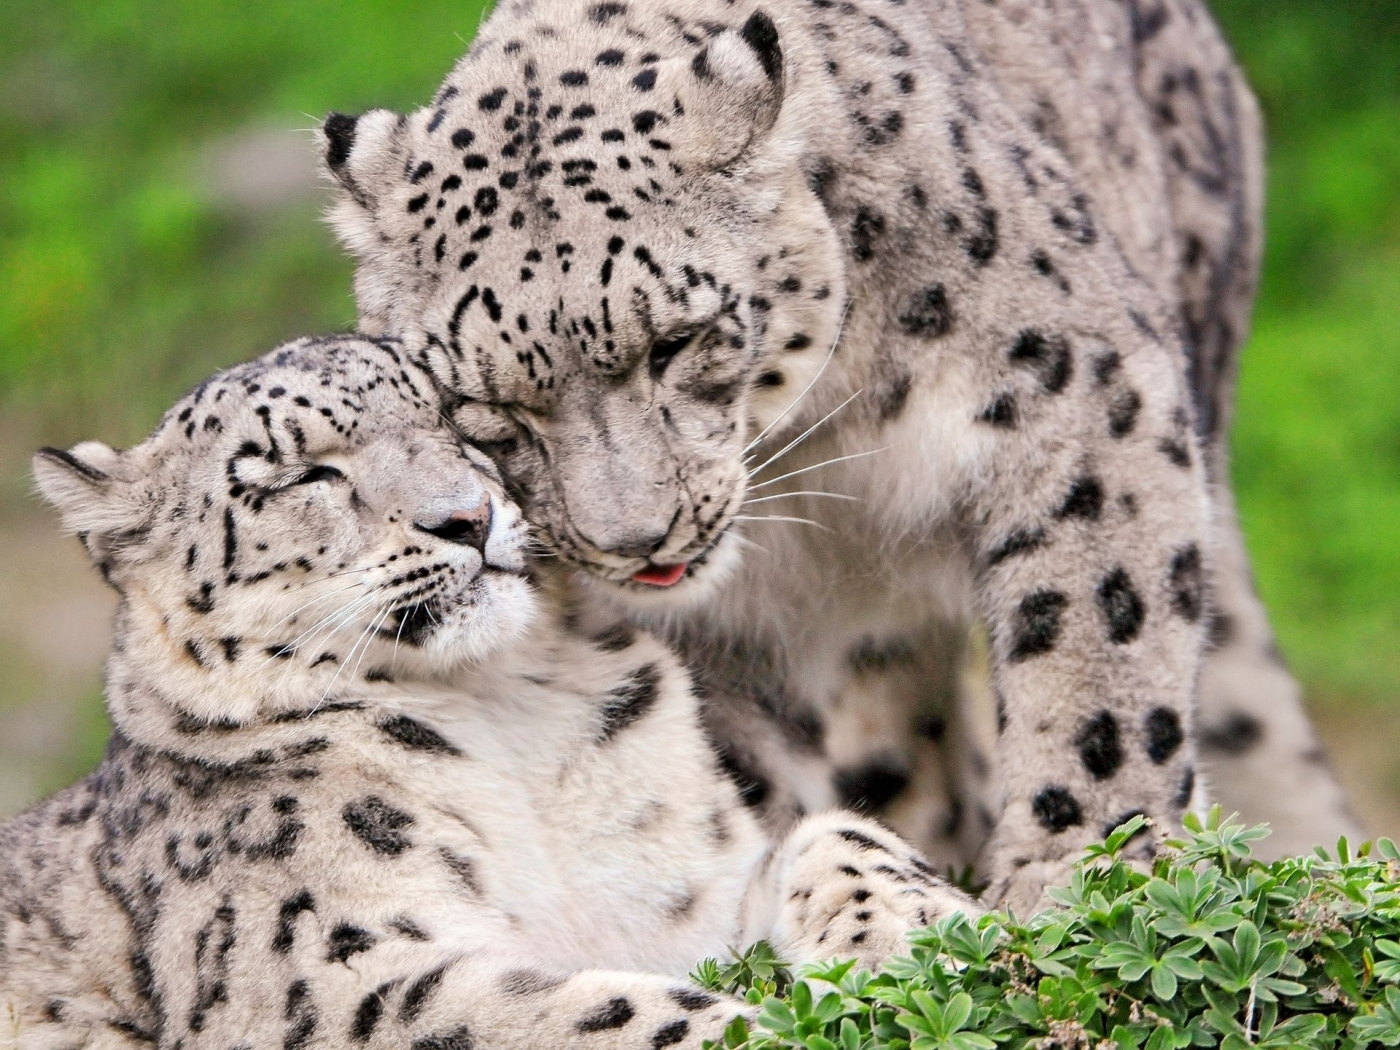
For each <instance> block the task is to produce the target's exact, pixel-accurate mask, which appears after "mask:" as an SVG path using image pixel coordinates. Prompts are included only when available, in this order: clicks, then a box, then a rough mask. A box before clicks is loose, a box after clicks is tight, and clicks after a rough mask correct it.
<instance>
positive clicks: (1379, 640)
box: [0, 0, 1400, 702]
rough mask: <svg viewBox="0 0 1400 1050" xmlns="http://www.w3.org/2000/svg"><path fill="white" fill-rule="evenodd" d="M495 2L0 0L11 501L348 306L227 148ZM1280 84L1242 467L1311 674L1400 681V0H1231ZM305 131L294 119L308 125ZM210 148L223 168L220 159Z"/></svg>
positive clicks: (389, 82) (460, 32)
mask: <svg viewBox="0 0 1400 1050" xmlns="http://www.w3.org/2000/svg"><path fill="white" fill-rule="evenodd" d="M483 6H484V4H483V3H482V2H481V0H465V2H464V0H455V2H439V0H427V2H405V3H395V4H390V3H383V2H381V3H373V2H368V0H351V2H339V3H331V2H329V0H300V2H298V3H295V4H281V3H271V2H268V0H243V2H241V3H237V4H235V3H232V2H229V0H181V2H176V0H84V2H82V3H78V2H75V0H62V2H56V0H44V2H37V0H3V10H0V22H3V24H4V26H5V32H4V33H3V34H0V288H3V289H4V294H3V296H0V414H2V415H3V418H4V427H3V428H0V446H3V447H0V459H3V462H4V466H5V477H4V483H3V488H0V509H3V506H4V505H5V504H6V502H8V505H10V506H15V505H17V500H18V497H19V494H20V493H22V492H23V489H24V480H23V479H24V472H25V469H26V457H25V456H24V455H23V453H25V452H26V451H27V449H28V448H29V447H31V446H32V445H33V444H34V443H37V442H41V441H42V442H47V443H54V444H64V443H68V442H71V441H75V440H77V439H79V438H82V437H87V436H92V435H94V434H101V435H102V436H103V437H105V438H107V439H109V440H114V441H117V442H119V443H120V442H124V441H125V442H129V441H133V440H135V439H137V438H139V437H140V436H141V435H142V434H143V433H144V432H145V431H146V429H147V428H148V427H149V426H150V425H151V423H152V422H153V420H154V419H155V417H156V416H157V415H158V413H159V412H160V410H161V409H162V408H163V407H164V406H165V405H166V404H167V403H168V402H169V401H170V400H172V399H173V397H174V396H175V395H176V394H177V393H178V392H180V391H181V390H183V389H185V388H187V387H188V386H189V385H191V384H192V383H193V382H195V381H196V380H198V379H199V378H200V377H202V376H203V375H205V374H206V373H208V372H209V371H210V370H211V369H212V368H214V367H216V366H219V365H223V364H227V363H229V362H232V361H235V360H239V359H242V358H246V357H248V356H251V355H252V354H255V353H258V352H261V351H262V350H264V349H266V348H268V347H269V346H271V345H273V344H274V343H275V342H277V341H278V340H280V339H283V338H286V337H289V336H292V335H296V334H300V333H303V332H311V331H325V330H330V329H336V328H343V327H345V326H348V325H349V324H350V323H352V321H353V317H354V309H353V303H352V300H351V298H350V294H349V278H350V267H349V265H348V264H347V262H346V261H345V260H344V259H342V258H341V257H340V255H339V253H338V252H337V251H336V250H335V248H334V247H333V245H332V241H331V238H330V235H329V233H328V232H327V231H326V230H325V228H324V227H323V226H322V225H321V224H320V223H319V222H318V221H316V211H317V208H318V204H317V201H316V199H315V198H314V197H306V196H302V197H301V198H298V199H297V200H295V201H294V202H292V203H289V204H285V205H279V206H275V207H268V208H257V207H251V208H250V207H248V206H247V205H246V204H241V205H240V204H236V203H233V202H231V201H230V200H229V199H228V197H227V195H226V194H224V195H221V194H220V193H219V192H217V191H216V189H215V188H214V187H215V185H216V184H217V182H218V177H217V176H218V174H219V172H218V170H217V168H218V165H219V163H220V160H219V157H220V154H219V153H218V149H217V146H218V144H219V143H220V142H221V141H224V140H225V139H226V138H227V137H228V136H230V135H235V134H237V133H241V132H244V131H246V130H247V129H249V128H273V129H278V128H280V129H292V128H303V129H307V128H310V127H311V126H312V125H313V123H314V121H315V120H316V119H317V118H318V117H319V116H320V115H322V114H324V113H325V112H326V111H327V110H329V109H342V110H346V111H349V112H357V111H360V110H362V109H365V108H368V107H370V106H372V105H388V106H396V107H408V106H411V105H415V104H418V103H421V102H422V101H423V100H426V99H427V98H428V97H429V95H430V93H431V92H432V91H433V89H434V88H435V86H436V85H437V83H438V82H439V80H440V79H441V77H442V76H443V74H444V73H445V72H446V70H447V69H448V68H449V66H450V65H451V63H452V62H453V61H454V60H455V59H456V57H457V56H458V55H459V54H460V52H461V51H462V50H463V47H464V45H465V41H466V40H468V39H469V38H470V36H471V34H472V33H473V31H474V29H475V27H476V25H477V24H478V22H479V20H480V16H481V11H482V8H483ZM1212 6H1213V9H1214V10H1215V12H1216V14H1217V16H1218V17H1219V18H1220V19H1221V21H1222V23H1223V25H1224V26H1225V28H1226V32H1227V35H1228V36H1229V37H1230V39H1231V40H1232V42H1233V44H1234V45H1235V47H1236V49H1237V51H1238V53H1239V55H1240V57H1241V59H1242V61H1243V62H1244V64H1245V66H1246V68H1247V70H1248V72H1249V74H1250V77H1251V79H1252V81H1253V83H1254V85H1255V86H1256V88H1257V90H1258V92H1259V94H1260V96H1261V99H1262V101H1263V104H1264V108H1265V111H1266V115H1267V118H1268V123H1269V128H1270V137H1271V152H1270V196H1269V246H1268V253H1267V266H1266V275H1265V281H1264V286H1263V292H1262V295H1261V300H1260V309H1259V315H1258V321H1257V326H1256V334H1255V336H1254V339H1253V341H1252V343H1251V345H1250V347H1249V349H1248V351H1247V353H1246V355H1245V359H1244V366H1243V374H1242V382H1241V389H1240V397H1239V409H1238V412H1237V415H1236V419H1237V425H1236V429H1235V459H1234V464H1235V466H1234V470H1235V477H1236V481H1237V485H1238V489H1239V497H1240V507H1241V513H1242V516H1243V520H1244V523H1245V528H1246V532H1247V534H1248V536H1249V539H1250V544H1251V548H1252V550H1253V553H1254V556H1255V559H1256V564H1257V569H1258V577H1259V584H1260V587H1261V590H1262V591H1263V593H1264V596H1265V598H1266V600H1267V601H1268V603H1269V606H1270V608H1271V610H1272V612H1273V615H1274V618H1275V621H1276V623H1277V626H1278V629H1279V635H1280V640H1281V644H1282V647H1283V649H1284V651H1285V653H1286V654H1287V655H1288V657H1289V658H1290V660H1291V661H1292V662H1293V664H1294V666H1295V669H1296V670H1297V671H1298V672H1299V674H1300V675H1301V677H1302V678H1303V679H1304V680H1305V682H1306V683H1308V685H1309V686H1310V688H1311V689H1312V690H1313V691H1314V692H1315V693H1319V694H1324V695H1330V696H1343V697H1347V698H1351V699H1352V700H1353V701H1358V700H1359V701H1367V702H1370V701H1381V700H1386V701H1388V700H1391V699H1393V698H1395V697H1396V696H1400V598H1397V596H1396V590H1397V588H1400V3H1396V0H1331V2H1327V3H1321V2H1319V0H1217V2H1216V3H1214V4H1213V5H1212ZM310 148H311V147H310V136H309V135H307V149H308V150H309V149H310ZM211 165H212V168H211Z"/></svg>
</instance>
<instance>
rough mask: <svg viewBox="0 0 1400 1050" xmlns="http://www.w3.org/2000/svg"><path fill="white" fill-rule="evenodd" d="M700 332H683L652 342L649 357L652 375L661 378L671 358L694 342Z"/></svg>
mask: <svg viewBox="0 0 1400 1050" xmlns="http://www.w3.org/2000/svg"><path fill="white" fill-rule="evenodd" d="M698 334H699V333H698V332H682V333H681V334H680V335H673V336H670V337H669V338H667V339H658V340H657V341H656V342H654V343H652V344H651V353H650V354H649V355H648V357H647V368H648V370H649V371H650V372H651V377H652V378H653V379H660V378H661V374H662V373H663V372H665V371H666V366H667V365H669V364H670V363H671V358H673V357H675V356H676V355H677V354H678V353H680V352H681V351H682V350H684V349H685V348H686V347H687V346H689V345H690V344H691V343H693V342H694V341H695V337H696V336H697V335H698Z"/></svg>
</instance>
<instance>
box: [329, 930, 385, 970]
mask: <svg viewBox="0 0 1400 1050" xmlns="http://www.w3.org/2000/svg"><path fill="white" fill-rule="evenodd" d="M326 946H327V951H326V961H327V962H341V963H343V962H344V961H345V960H346V959H348V958H350V956H352V955H358V954H359V953H360V952H367V951H369V950H370V949H371V948H373V947H374V934H372V933H370V932H369V930H366V929H363V928H361V927H359V926H352V925H351V924H350V923H348V922H342V923H341V924H340V925H338V926H337V927H336V928H335V929H333V930H331V935H330V937H329V938H327V940H326Z"/></svg>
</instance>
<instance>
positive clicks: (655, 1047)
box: [651, 15, 771, 1050]
mask: <svg viewBox="0 0 1400 1050" xmlns="http://www.w3.org/2000/svg"><path fill="white" fill-rule="evenodd" d="M754 17H755V18H756V17H758V16H757V15H755V16H754ZM750 21H752V19H750ZM770 24H771V23H770ZM688 1031H690V1022H689V1021H687V1020H686V1019H685V1018H684V1017H681V1018H678V1019H677V1020H675V1021H672V1022H670V1023H669V1024H664V1025H662V1026H661V1027H660V1028H658V1029H657V1030H656V1032H655V1034H654V1035H652V1037H651V1050H661V1048H662V1047H665V1046H674V1045H675V1044H676V1043H679V1042H680V1041H681V1040H682V1039H684V1038H685V1034H686V1032H688Z"/></svg>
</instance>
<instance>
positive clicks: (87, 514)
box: [33, 441, 145, 560]
mask: <svg viewBox="0 0 1400 1050" xmlns="http://www.w3.org/2000/svg"><path fill="white" fill-rule="evenodd" d="M120 463H121V453H120V452H118V451H117V450H116V449H114V448H109V447H108V446H106V445H104V444H102V442H100V441H84V442H83V443H82V444H79V445H74V446H73V447H72V448H71V449H69V450H68V451H67V452H65V451H63V450H62V449H58V448H41V449H40V450H39V451H38V452H36V453H35V454H34V460H33V466H34V484H35V486H36V487H37V488H38V489H39V493H40V494H41V495H42V496H43V497H44V499H46V500H48V501H49V502H50V503H52V504H53V505H54V507H55V508H57V510H58V515H59V519H60V520H61V521H62V522H63V527H64V528H65V529H67V530H68V531H70V532H75V533H77V534H78V535H80V536H82V537H83V542H84V543H86V544H87V546H88V550H89V551H91V552H92V554H93V557H94V558H98V559H99V560H101V559H100V557H99V554H98V548H99V547H101V548H105V547H107V546H108V545H109V543H110V541H111V540H112V539H115V538H117V537H120V536H124V535H129V534H131V533H132V532H134V531H136V530H139V529H140V528H141V526H142V524H143V523H144V520H145V514H144V512H143V507H142V505H141V502H140V501H139V500H138V499H136V498H134V494H133V493H132V492H131V487H130V485H129V484H128V483H127V482H125V481H123V480H119V479H118V477H117V476H116V471H117V469H118V467H119V465H120Z"/></svg>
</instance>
